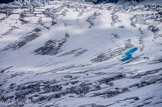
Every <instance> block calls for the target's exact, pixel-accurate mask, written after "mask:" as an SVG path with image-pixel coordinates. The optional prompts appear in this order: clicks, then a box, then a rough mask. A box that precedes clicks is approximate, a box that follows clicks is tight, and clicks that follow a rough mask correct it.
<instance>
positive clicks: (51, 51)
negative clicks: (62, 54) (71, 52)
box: [34, 38, 67, 55]
mask: <svg viewBox="0 0 162 107" xmlns="http://www.w3.org/2000/svg"><path fill="white" fill-rule="evenodd" d="M66 41H67V40H66V38H65V39H62V40H49V41H47V42H46V43H45V44H44V46H42V47H40V48H38V49H37V50H35V51H34V52H35V53H37V54H40V55H56V54H58V53H59V51H60V49H61V47H62V46H63V45H64V44H65V42H66Z"/></svg>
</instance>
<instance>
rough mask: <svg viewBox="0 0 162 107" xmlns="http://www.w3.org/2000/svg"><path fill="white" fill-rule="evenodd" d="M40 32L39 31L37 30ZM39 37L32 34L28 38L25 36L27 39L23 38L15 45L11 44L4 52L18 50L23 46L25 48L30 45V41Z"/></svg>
mask: <svg viewBox="0 0 162 107" xmlns="http://www.w3.org/2000/svg"><path fill="white" fill-rule="evenodd" d="M37 30H38V29H37ZM38 37H39V35H38V34H37V33H32V34H30V35H28V36H25V37H22V38H20V39H19V41H16V42H15V43H13V44H11V45H8V46H7V47H6V48H5V49H3V50H4V51H5V50H9V49H12V50H17V49H19V48H21V47H23V46H25V45H26V44H27V43H29V42H30V41H32V40H34V39H36V38H38Z"/></svg>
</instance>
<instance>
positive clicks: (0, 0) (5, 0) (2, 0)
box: [0, 0, 14, 3]
mask: <svg viewBox="0 0 162 107" xmlns="http://www.w3.org/2000/svg"><path fill="white" fill-rule="evenodd" d="M13 1H14V0H0V3H10V2H13Z"/></svg>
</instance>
